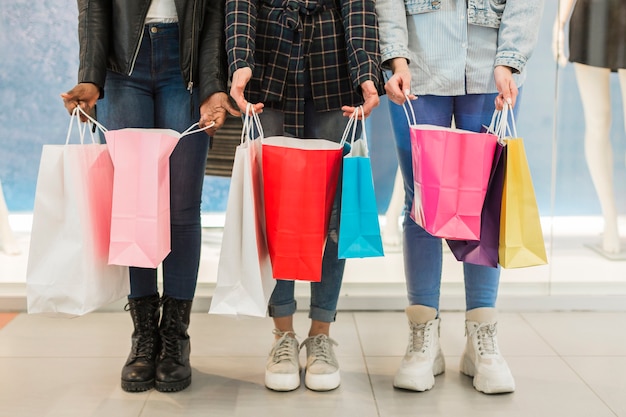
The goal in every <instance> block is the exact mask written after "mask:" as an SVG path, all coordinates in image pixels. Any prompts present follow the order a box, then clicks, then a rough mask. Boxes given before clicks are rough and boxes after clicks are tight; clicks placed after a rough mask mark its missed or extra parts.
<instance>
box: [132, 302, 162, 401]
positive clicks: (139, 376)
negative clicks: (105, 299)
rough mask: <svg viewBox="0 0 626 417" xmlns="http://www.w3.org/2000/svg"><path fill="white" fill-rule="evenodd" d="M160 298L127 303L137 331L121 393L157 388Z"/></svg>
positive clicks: (134, 335)
mask: <svg viewBox="0 0 626 417" xmlns="http://www.w3.org/2000/svg"><path fill="white" fill-rule="evenodd" d="M159 307H160V304H159V295H158V294H155V295H149V296H147V297H141V298H135V299H131V298H129V299H128V304H127V307H126V308H127V309H128V310H129V311H130V316H131V317H132V319H133V324H134V326H135V330H134V331H133V335H132V347H131V349H130V354H129V355H128V359H127V360H126V364H125V365H124V367H123V368H122V389H123V390H124V391H129V392H141V391H147V390H149V389H151V388H153V387H154V376H155V373H156V359H157V355H158V353H159V351H160V349H161V343H160V339H159V312H160V309H159Z"/></svg>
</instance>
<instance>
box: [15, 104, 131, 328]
mask: <svg viewBox="0 0 626 417" xmlns="http://www.w3.org/2000/svg"><path fill="white" fill-rule="evenodd" d="M74 121H76V123H77V124H78V126H79V132H80V138H81V143H80V144H69V139H70V134H71V128H72V123H73V122H74ZM86 125H87V124H82V125H81V124H80V123H79V117H78V113H77V112H75V113H74V114H73V115H72V118H71V120H70V128H69V130H68V134H67V140H66V143H65V145H44V146H43V150H42V154H41V160H40V165H39V174H38V177H37V189H36V192H35V206H34V210H33V226H32V231H31V238H30V249H29V257H28V265H27V272H26V290H27V293H26V295H27V304H28V312H29V313H51V314H62V315H70V316H79V315H83V314H86V313H89V312H91V311H94V310H96V309H98V308H100V307H102V306H105V305H107V304H109V303H111V302H114V301H117V300H119V299H121V298H123V297H125V296H127V295H128V293H129V289H130V288H129V276H128V267H124V266H116V265H108V250H109V233H110V226H111V196H112V186H113V164H112V162H111V158H110V156H109V153H108V151H107V147H106V145H104V144H97V143H95V140H94V138H93V135H92V143H90V144H84V143H83V139H84V134H85V128H86ZM100 127H101V126H100Z"/></svg>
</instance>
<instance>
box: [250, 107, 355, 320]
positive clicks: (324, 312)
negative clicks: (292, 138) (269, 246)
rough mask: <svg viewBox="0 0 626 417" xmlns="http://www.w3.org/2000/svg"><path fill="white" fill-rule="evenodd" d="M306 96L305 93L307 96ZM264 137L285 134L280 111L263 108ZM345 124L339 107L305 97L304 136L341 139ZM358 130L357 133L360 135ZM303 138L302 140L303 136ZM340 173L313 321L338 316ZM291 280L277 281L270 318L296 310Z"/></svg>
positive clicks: (311, 314)
mask: <svg viewBox="0 0 626 417" xmlns="http://www.w3.org/2000/svg"><path fill="white" fill-rule="evenodd" d="M306 96H307V95H305V97H306ZM259 117H260V119H261V125H262V127H263V132H264V134H265V136H266V137H270V136H287V135H286V134H285V132H284V129H283V120H284V116H283V112H281V111H279V110H273V109H270V108H267V107H266V108H264V109H263V113H261V114H260V115H259ZM347 123H348V119H347V118H345V117H344V116H343V112H342V111H341V110H336V111H330V112H316V111H315V109H314V107H313V101H312V100H307V101H306V104H305V116H304V138H317V139H328V140H332V141H335V142H340V141H341V136H342V134H343V131H344V129H345V127H346V125H347ZM359 133H360V132H357V134H359ZM304 138H302V139H304ZM340 185H341V176H340V178H339V187H337V195H336V196H335V202H334V204H333V209H332V213H331V217H330V224H329V227H328V236H327V239H326V247H325V248H324V256H323V258H322V280H321V281H320V282H312V283H311V284H310V285H311V305H310V310H309V318H311V319H313V320H316V321H323V322H326V323H331V322H334V321H335V317H336V315H337V301H338V299H339V292H340V290H341V281H342V279H343V271H344V268H345V265H346V260H345V259H339V257H338V244H337V243H338V241H337V238H338V230H339V202H340V201H341V186H340ZM294 286H295V283H294V281H286V280H277V281H276V287H275V288H274V292H273V293H272V296H271V297H270V301H269V315H270V316H271V317H285V316H291V315H293V314H294V313H295V312H296V307H297V306H296V300H295V298H294Z"/></svg>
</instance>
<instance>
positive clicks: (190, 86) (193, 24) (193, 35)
mask: <svg viewBox="0 0 626 417" xmlns="http://www.w3.org/2000/svg"><path fill="white" fill-rule="evenodd" d="M197 5H198V0H194V2H193V14H192V17H191V57H189V62H190V65H189V82H188V83H187V90H189V116H190V118H192V119H193V65H194V61H193V57H194V55H195V53H196V42H195V39H196V14H197V8H196V7H197ZM200 117H202V115H200Z"/></svg>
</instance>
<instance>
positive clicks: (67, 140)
mask: <svg viewBox="0 0 626 417" xmlns="http://www.w3.org/2000/svg"><path fill="white" fill-rule="evenodd" d="M80 114H82V115H83V116H85V117H86V118H87V120H88V122H89V123H91V124H92V125H93V126H96V127H97V128H98V129H100V131H101V132H103V133H104V132H106V131H107V129H106V128H105V127H104V126H102V125H101V124H100V123H98V121H96V119H94V118H93V117H91V116H90V115H88V114H87V112H85V110H83V109H82V108H81V107H80V106H76V107H74V110H72V115H71V116H70V125H69V127H68V129H67V136H66V138H65V144H66V145H68V144H69V143H70V136H71V134H72V124H73V123H74V121H76V126H77V127H78V134H79V137H80V144H81V145H83V144H84V143H85V132H86V130H87V125H88V123H87V122H85V123H81V121H80V117H79V115H80ZM89 133H90V135H91V142H92V143H96V138H95V137H94V134H93V133H94V132H93V129H89Z"/></svg>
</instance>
